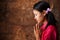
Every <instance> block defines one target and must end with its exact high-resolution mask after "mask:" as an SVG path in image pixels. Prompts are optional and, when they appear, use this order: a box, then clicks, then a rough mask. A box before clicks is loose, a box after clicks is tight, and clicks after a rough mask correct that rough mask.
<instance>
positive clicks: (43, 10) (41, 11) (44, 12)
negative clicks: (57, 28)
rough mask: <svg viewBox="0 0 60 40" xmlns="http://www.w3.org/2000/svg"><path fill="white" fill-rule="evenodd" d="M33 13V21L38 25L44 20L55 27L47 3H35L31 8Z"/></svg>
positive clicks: (54, 21)
mask: <svg viewBox="0 0 60 40" xmlns="http://www.w3.org/2000/svg"><path fill="white" fill-rule="evenodd" d="M33 13H34V15H35V17H34V19H36V21H37V22H38V23H40V22H43V21H44V20H47V21H48V23H49V24H53V25H55V23H56V20H55V18H54V15H53V13H51V9H50V5H49V3H47V2H45V1H39V2H38V3H36V4H35V5H34V6H33Z"/></svg>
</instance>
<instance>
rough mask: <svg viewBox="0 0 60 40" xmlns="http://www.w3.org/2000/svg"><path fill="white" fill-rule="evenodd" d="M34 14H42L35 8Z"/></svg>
mask: <svg viewBox="0 0 60 40" xmlns="http://www.w3.org/2000/svg"><path fill="white" fill-rule="evenodd" d="M33 13H34V14H41V13H40V12H39V11H38V10H33Z"/></svg>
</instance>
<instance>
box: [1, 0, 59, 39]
mask: <svg viewBox="0 0 60 40" xmlns="http://www.w3.org/2000/svg"><path fill="white" fill-rule="evenodd" d="M38 1H41V0H0V40H35V37H34V34H33V26H34V25H35V24H36V22H35V21H34V19H33V18H34V15H33V12H32V10H33V8H32V7H33V5H34V4H35V3H36V2H38ZM43 1H47V2H48V3H49V4H50V5H51V8H53V10H52V12H53V13H54V16H55V18H56V20H57V28H58V32H59V40H60V0H58V1H57V0H43Z"/></svg>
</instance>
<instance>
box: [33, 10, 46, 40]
mask: <svg viewBox="0 0 60 40" xmlns="http://www.w3.org/2000/svg"><path fill="white" fill-rule="evenodd" d="M33 14H34V19H35V20H36V21H37V23H36V25H35V26H34V35H35V37H36V40H40V34H41V32H40V30H39V24H42V23H43V24H44V23H45V22H47V20H46V18H45V15H46V11H45V10H43V12H39V11H37V10H33Z"/></svg>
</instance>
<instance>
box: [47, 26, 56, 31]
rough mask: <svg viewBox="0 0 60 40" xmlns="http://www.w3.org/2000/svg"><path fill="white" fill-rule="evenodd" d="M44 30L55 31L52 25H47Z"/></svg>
mask: <svg viewBox="0 0 60 40" xmlns="http://www.w3.org/2000/svg"><path fill="white" fill-rule="evenodd" d="M46 31H47V32H48V31H49V32H53V31H56V28H55V26H54V25H49V26H48V27H47V28H46Z"/></svg>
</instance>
